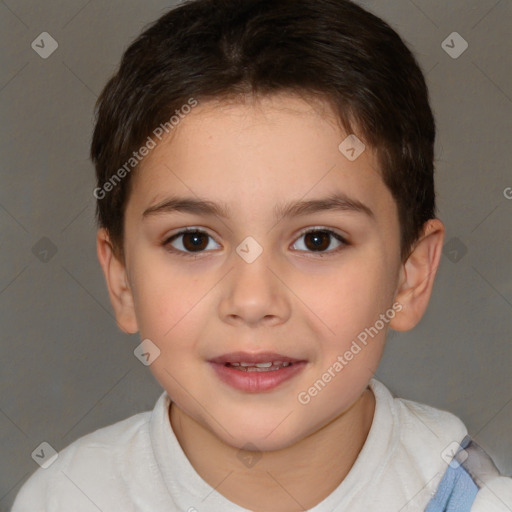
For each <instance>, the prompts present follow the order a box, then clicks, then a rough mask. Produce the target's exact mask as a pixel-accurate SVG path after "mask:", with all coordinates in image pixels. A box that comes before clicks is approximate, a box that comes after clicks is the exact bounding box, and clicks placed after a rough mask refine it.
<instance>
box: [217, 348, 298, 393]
mask: <svg viewBox="0 0 512 512" xmlns="http://www.w3.org/2000/svg"><path fill="white" fill-rule="evenodd" d="M208 362H209V363H210V364H211V365H212V367H213V368H214V370H215V372H216V374H217V376H218V377H219V378H220V379H221V380H222V381H223V382H224V383H226V384H228V385H230V386H231V387H234V388H236V389H238V390H241V391H246V392H252V393H257V392H262V391H270V390H272V389H274V388H276V387H277V386H279V385H280V384H282V383H283V382H285V381H287V380H288V379H290V378H292V377H293V376H295V375H297V374H298V373H299V372H300V371H301V370H302V369H303V368H304V367H305V365H306V363H307V361H305V360H303V359H295V358H291V357H288V356H285V355H283V354H276V353H273V352H266V353H260V354H250V353H247V352H234V353H231V354H225V355H222V356H219V357H215V358H213V359H210V360H209V361H208Z"/></svg>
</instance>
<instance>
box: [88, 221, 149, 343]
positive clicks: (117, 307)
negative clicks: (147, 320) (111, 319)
mask: <svg viewBox="0 0 512 512" xmlns="http://www.w3.org/2000/svg"><path fill="white" fill-rule="evenodd" d="M96 249H97V253H98V260H99V262H100V265H101V268H102V269H103V274H104V275H105V281H106V282H107V288H108V293H109V296H110V302H111V303H112V307H113V308H114V313H115V315H116V322H117V325H118V327H119V328H120V329H121V330H122V331H124V332H126V333H129V334H134V333H136V332H137V331H138V330H139V328H138V325H137V319H136V317H135V308H134V304H133V296H132V291H131V289H130V286H129V283H128V277H127V274H126V268H125V264H124V263H123V262H121V261H120V260H119V259H118V257H117V256H116V255H115V252H114V249H113V246H112V243H111V242H110V238H109V236H108V232H107V231H106V230H105V229H103V228H101V229H99V230H98V234H97V238H96Z"/></svg>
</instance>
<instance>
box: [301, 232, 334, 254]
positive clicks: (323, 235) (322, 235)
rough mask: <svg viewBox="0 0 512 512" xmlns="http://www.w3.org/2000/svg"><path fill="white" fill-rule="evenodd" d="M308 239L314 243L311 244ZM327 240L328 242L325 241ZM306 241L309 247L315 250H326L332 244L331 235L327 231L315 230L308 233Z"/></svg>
mask: <svg viewBox="0 0 512 512" xmlns="http://www.w3.org/2000/svg"><path fill="white" fill-rule="evenodd" d="M308 241H312V245H310V244H309V243H308ZM326 241H327V243H325V242H326ZM305 242H306V246H307V247H308V249H311V250H313V251H318V250H325V249H327V248H328V247H329V245H330V236H329V233H328V232H327V231H313V232H311V233H306V235H305ZM322 242H323V243H322Z"/></svg>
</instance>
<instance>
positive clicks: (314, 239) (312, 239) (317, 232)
mask: <svg viewBox="0 0 512 512" xmlns="http://www.w3.org/2000/svg"><path fill="white" fill-rule="evenodd" d="M302 238H303V239H304V242H302V245H303V246H304V247H305V248H300V247H299V250H300V251H302V252H313V253H314V252H317V253H334V252H336V251H337V250H339V249H342V248H343V247H344V246H346V245H348V243H347V241H346V240H345V239H344V238H343V237H342V236H341V235H338V233H335V232H334V231H331V230H330V229H310V230H309V231H305V232H303V233H302V235H301V236H300V237H299V238H298V240H300V239H302ZM333 240H334V247H331V245H332V242H333ZM294 245H301V243H300V242H298V241H297V242H295V244H294ZM328 249H329V250H328Z"/></svg>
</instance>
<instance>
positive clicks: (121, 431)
mask: <svg viewBox="0 0 512 512" xmlns="http://www.w3.org/2000/svg"><path fill="white" fill-rule="evenodd" d="M434 138H435V125H434V119H433V117H432V112H431V109H430V106H429V101H428V92H427V89H426V85H425V81H424V78H423V75H422V73H421V71H420V69H419V67H418V65H417V63H416V61H415V59H414V57H413V56H412V54H411V52H410V51H409V50H408V49H407V47H406V46H405V45H404V43H403V42H402V41H401V39H400V38H399V36H398V35H397V34H396V33H395V32H394V31H393V30H392V29H391V28H390V27H389V26H388V25H387V24H385V23H384V22H383V21H382V20H380V19H379V18H377V17H375V16H374V15H372V14H370V13H368V12H366V11H365V10H363V9H362V8H360V7H358V6H357V5H356V4H353V3H351V2H349V1H348V0H194V1H190V2H188V3H184V4H182V5H180V6H179V7H177V8H176V9H173V10H172V11H171V12H169V13H168V14H166V15H164V16H163V17H162V18H161V19H159V20H158V21H157V22H156V23H154V24H153V25H152V26H151V27H150V28H149V29H148V30H146V31H145V32H144V33H143V34H142V35H141V36H140V37H139V38H138V39H137V40H136V41H135V42H134V43H133V44H132V45H131V46H130V47H129V48H128V49H127V51H126V52H125V54H124V57H123V60H122V63H121V66H120V70H119V72H118V73H117V74H116V75H115V76H114V77H113V78H112V79H111V80H110V81H109V83H108V84H107V86H106V87H105V89H104V91H103V93H102V94H101V96H100V98H99V100H98V117H97V123H96V127H95V132H94V136H93V141H92V148H91V155H92V160H93V162H94V164H95V166H96V172H97V180H98V184H97V187H96V188H95V190H94V195H95V197H96V198H97V212H98V219H99V225H100V229H99V231H98V237H97V246H98V257H99V261H100V263H101V266H102V269H103V271H104V274H105V278H106V282H107V286H108V290H109V294H110V299H111V302H112V305H113V308H114V311H115V314H116V319H117V323H118V325H119V327H120V328H121V329H122V330H123V331H125V332H128V333H136V332H140V336H141V340H142V343H141V345H140V346H139V347H138V348H137V349H136V350H135V353H136V355H137V356H138V357H139V358H140V359H141V361H142V362H143V363H144V364H146V365H148V366H149V368H150V370H151V372H152V373H153V375H154V376H155V378H156V379H157V380H158V382H159V383H160V384H161V385H162V387H163V389H164V392H163V393H162V395H161V396H160V398H159V399H158V401H157V403H156V405H155V408H154V410H153V411H152V412H144V413H140V414H137V415H135V416H133V417H131V418H128V419H126V420H124V421H121V422H119V423H116V424H114V425H111V426H108V427H106V428H101V429H99V430H96V431H95V432H93V433H91V434H89V435H86V436H84V437H82V438H80V439H78V440H77V441H75V442H74V443H72V444H71V445H70V446H68V447H67V448H66V449H64V450H63V451H62V452H61V453H60V454H59V456H58V458H57V460H56V461H55V462H53V464H51V465H50V466H49V467H47V468H46V469H42V468H41V469H39V470H38V471H36V472H35V474H34V475H33V476H32V477H31V478H30V479H29V481H28V482H27V483H26V484H25V485H24V486H23V488H22V489H21V491H20V493H19V494H18V496H17V499H16V502H15V505H14V508H13V512H29V511H30V512H35V511H48V512H49V511H51V512H57V511H58V512H64V511H66V512H69V511H73V512H82V511H84V512H85V511H87V512H89V511H98V510H101V511H103V512H107V511H122V512H131V511H134V512H135V511H144V512H146V511H148V512H149V511H152V512H156V511H182V512H185V511H187V512H196V511H197V512H206V511H212V512H237V511H239V512H242V511H244V510H245V511H247V510H254V511H257V512H295V511H299V510H311V511H314V512H321V511H326V512H327V511H355V512H371V511H380V512H381V511H385V512H398V511H402V512H403V511H425V510H426V511H429V512H432V511H436V512H437V511H445V510H446V511H448V510H449V511H457V512H459V511H469V510H473V511H482V512H483V511H485V512H489V511H506V510H512V480H511V479H509V478H505V477H504V476H500V475H499V473H498V471H497V469H496V467H495V466H494V464H493V462H492V461H491V459H490V458H489V457H488V456H487V455H486V454H485V453H484V452H482V450H481V449H480V448H479V447H478V446H477V445H475V444H474V443H473V442H472V441H471V439H470V438H469V436H468V433H467V430H466V428H465V426H464V425H463V423H462V422H461V421H460V420H459V419H458V418H456V417H455V416H453V415H452V414H450V413H448V412H444V411H440V410H437V409H434V408H431V407H428V406H426V405H421V404H418V403H415V402H412V401H408V400H402V399H398V398H394V397H393V396H392V395H391V393H390V392H389V391H388V389H387V388H386V387H385V386H384V385H383V384H382V383H380V382H379V381H377V380H376V379H374V378H373V375H374V373H375V371H376V369H377V366H378V363H379V361H380V359H381V356H382V353H383V349H384V344H385V337H386V333H387V330H388V328H392V329H395V330H399V331H406V330H409V329H412V328H413V327H414V326H415V325H416V324H417V323H418V322H419V321H420V319H421V317H422V316H423V314H424V312H425V310H426V308H427V304H428V301H429V298H430V295H431V290H432V286H433V281H434V276H435V273H436V270H437V267H438V264H439V260H440V256H441V249H442V243H443V237H444V227H443V224H442V223H441V222H440V221H439V220H438V219H437V218H436V217H435V195H434V181H433V160H434V154H433V147H434ZM321 242H322V243H321Z"/></svg>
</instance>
